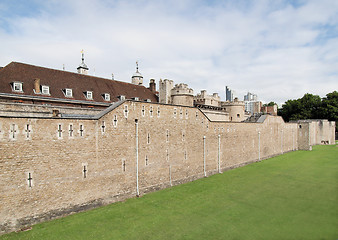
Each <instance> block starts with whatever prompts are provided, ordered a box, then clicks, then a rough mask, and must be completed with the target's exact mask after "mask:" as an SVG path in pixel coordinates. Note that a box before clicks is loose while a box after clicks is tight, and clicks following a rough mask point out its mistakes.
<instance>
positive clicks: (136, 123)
mask: <svg viewBox="0 0 338 240" xmlns="http://www.w3.org/2000/svg"><path fill="white" fill-rule="evenodd" d="M135 130H136V136H135V138H136V196H140V191H139V186H138V119H135Z"/></svg>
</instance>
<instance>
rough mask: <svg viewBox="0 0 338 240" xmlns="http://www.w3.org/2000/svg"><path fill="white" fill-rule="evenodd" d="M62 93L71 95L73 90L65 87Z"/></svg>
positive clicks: (67, 95)
mask: <svg viewBox="0 0 338 240" xmlns="http://www.w3.org/2000/svg"><path fill="white" fill-rule="evenodd" d="M64 93H65V96H66V97H73V90H72V89H71V88H65V89H64Z"/></svg>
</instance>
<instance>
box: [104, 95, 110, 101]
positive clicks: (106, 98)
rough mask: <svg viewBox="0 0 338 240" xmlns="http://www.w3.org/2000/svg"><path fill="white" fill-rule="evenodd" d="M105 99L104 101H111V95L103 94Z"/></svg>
mask: <svg viewBox="0 0 338 240" xmlns="http://www.w3.org/2000/svg"><path fill="white" fill-rule="evenodd" d="M103 99H104V100H105V101H110V94H109V93H105V94H103Z"/></svg>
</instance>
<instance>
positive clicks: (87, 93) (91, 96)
mask: <svg viewBox="0 0 338 240" xmlns="http://www.w3.org/2000/svg"><path fill="white" fill-rule="evenodd" d="M86 98H87V99H88V100H93V92H92V91H87V92H86Z"/></svg>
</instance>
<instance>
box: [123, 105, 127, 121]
mask: <svg viewBox="0 0 338 240" xmlns="http://www.w3.org/2000/svg"><path fill="white" fill-rule="evenodd" d="M123 113H124V117H125V118H128V105H124V111H123Z"/></svg>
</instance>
